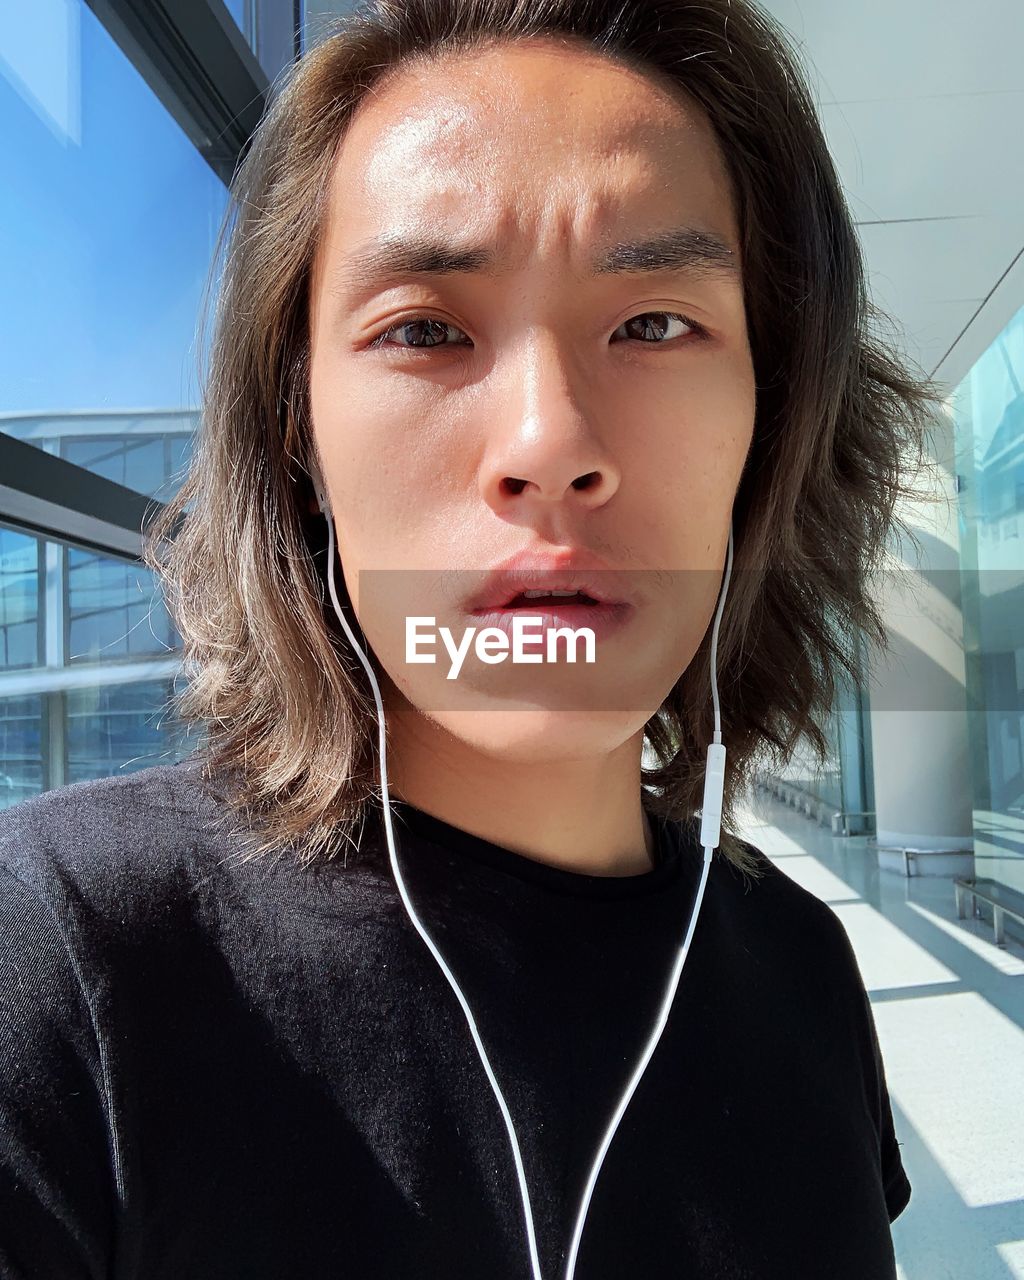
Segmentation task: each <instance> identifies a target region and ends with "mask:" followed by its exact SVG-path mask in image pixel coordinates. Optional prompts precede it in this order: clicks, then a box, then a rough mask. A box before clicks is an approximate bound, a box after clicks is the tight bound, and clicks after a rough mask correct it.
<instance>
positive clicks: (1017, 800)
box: [953, 310, 1024, 892]
mask: <svg viewBox="0 0 1024 1280" xmlns="http://www.w3.org/2000/svg"><path fill="white" fill-rule="evenodd" d="M953 405H954V418H955V425H956V441H957V472H958V474H959V476H960V480H959V490H960V502H959V517H960V556H961V580H962V597H963V612H964V644H965V650H966V658H967V690H968V706H969V711H968V732H969V734H970V745H971V751H970V756H971V765H972V768H973V770H974V776H973V788H974V860H975V868H976V874H977V875H978V876H979V877H991V878H992V879H995V880H998V881H1001V882H1002V883H1003V884H1006V885H1009V886H1011V887H1012V888H1014V889H1017V890H1019V891H1021V892H1024V661H1022V659H1021V655H1022V654H1024V540H1022V539H1021V537H1020V530H1019V529H1018V524H1017V511H1018V510H1019V509H1020V506H1021V494H1022V493H1024V310H1022V311H1019V312H1018V313H1017V315H1016V316H1015V317H1014V318H1013V319H1012V320H1011V321H1010V323H1009V324H1008V325H1007V326H1006V328H1005V329H1004V330H1003V332H1002V333H1001V334H1000V335H999V337H998V338H997V339H996V340H995V342H994V343H993V344H992V346H991V347H989V349H988V350H987V351H986V352H985V353H984V354H983V355H982V356H981V358H980V359H979V360H978V361H977V363H976V364H975V365H974V367H973V368H972V369H971V371H970V373H969V374H968V375H967V377H966V378H965V379H964V380H963V382H962V383H961V384H960V386H959V387H958V388H957V390H956V394H955V396H954V400H953Z"/></svg>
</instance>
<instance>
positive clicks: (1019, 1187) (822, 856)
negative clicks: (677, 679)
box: [740, 792, 1024, 1280]
mask: <svg viewBox="0 0 1024 1280" xmlns="http://www.w3.org/2000/svg"><path fill="white" fill-rule="evenodd" d="M740 834H741V835H742V837H743V838H744V839H746V840H749V841H751V843H753V844H755V845H757V847H758V848H759V849H762V850H763V851H764V852H765V853H766V854H767V855H768V856H769V857H770V858H771V859H772V860H773V861H774V862H775V863H776V864H777V865H778V866H779V867H780V868H781V869H782V870H783V871H784V872H785V873H786V874H787V875H788V876H790V877H791V878H792V879H794V880H796V881H798V882H799V883H800V884H802V885H803V886H804V887H805V888H807V889H808V890H810V892H812V893H814V894H815V895H816V896H817V897H819V898H822V899H823V900H824V901H825V902H827V903H828V904H829V905H830V906H831V907H832V909H833V910H834V911H835V912H836V914H837V915H838V916H839V918H840V919H841V920H842V922H843V925H844V926H845V928H846V931H847V933H848V934H849V936H850V941H851V942H852V943H853V947H854V950H855V951H856V953H857V959H858V963H859V964H860V969H861V973H862V974H863V976H864V982H865V985H866V987H867V989H868V992H869V994H870V996H871V1001H872V1008H873V1011H874V1016H875V1022H876V1025H877V1027H878V1038H879V1043H880V1044H881V1047H882V1056H883V1059H884V1062H885V1071H886V1077H887V1081H888V1085H889V1096H890V1098H891V1100H892V1110H893V1120H894V1123H895V1126H896V1137H897V1139H898V1140H899V1142H900V1143H901V1144H902V1155H903V1164H904V1167H905V1168H906V1170H907V1175H908V1177H909V1178H910V1182H911V1185H912V1187H913V1194H912V1196H911V1199H910V1203H909V1204H908V1205H907V1207H906V1209H904V1211H903V1213H902V1214H901V1215H900V1216H899V1218H897V1220H896V1221H895V1222H894V1223H893V1227H892V1233H893V1240H894V1242H895V1246H896V1257H897V1260H898V1263H899V1277H900V1280H1022V1278H1024V947H1021V946H1020V945H1019V944H1018V943H1016V942H1015V941H1014V940H1013V939H1010V938H1008V939H1007V946H1006V949H1005V950H1004V949H1002V948H1000V947H997V946H996V945H995V943H994V942H993V941H992V927H991V925H989V924H986V923H985V922H983V921H981V920H969V919H968V920H958V919H957V915H956V905H955V902H954V898H953V885H952V881H951V880H950V879H948V878H944V877H943V878H940V877H931V876H912V877H910V878H909V879H908V878H907V877H905V876H903V875H901V874H898V873H896V872H892V871H879V869H878V864H877V857H876V855H875V853H874V851H873V850H872V849H870V848H868V847H867V845H866V841H865V840H864V839H863V838H858V837H851V838H846V839H843V838H840V837H834V836H832V835H831V834H830V832H829V831H828V830H827V829H826V828H824V827H822V826H820V825H819V824H818V823H817V822H815V821H813V820H812V819H811V818H807V817H804V816H803V815H802V814H799V813H797V812H796V811H795V810H793V809H790V808H788V807H787V806H786V805H783V804H781V803H779V802H778V801H776V800H774V799H773V798H771V797H769V796H768V795H767V794H765V793H763V792H755V793H754V794H753V795H752V796H751V797H750V798H749V799H748V801H747V804H746V806H745V808H744V810H743V823H742V829H741V831H740Z"/></svg>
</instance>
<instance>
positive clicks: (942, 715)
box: [869, 415, 973, 875]
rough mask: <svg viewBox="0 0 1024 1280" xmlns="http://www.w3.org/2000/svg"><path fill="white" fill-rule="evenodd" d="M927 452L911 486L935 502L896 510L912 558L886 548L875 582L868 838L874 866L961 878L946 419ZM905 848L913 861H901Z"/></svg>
mask: <svg viewBox="0 0 1024 1280" xmlns="http://www.w3.org/2000/svg"><path fill="white" fill-rule="evenodd" d="M934 445H935V451H936V456H935V458H934V460H933V467H932V470H931V472H930V474H928V475H926V476H922V477H921V478H920V479H919V481H918V488H919V490H920V491H921V492H923V493H924V492H928V491H931V492H938V493H939V495H940V497H941V498H942V499H943V501H941V502H940V503H938V504H931V503H921V502H915V503H911V504H910V505H909V506H907V507H904V508H903V510H902V515H903V518H904V519H905V520H906V522H907V524H908V525H909V526H910V528H912V529H913V530H914V533H915V535H916V536H917V538H918V539H919V542H920V550H919V551H918V549H917V548H915V547H914V546H913V545H912V544H910V543H909V542H908V543H907V544H906V545H898V546H894V547H893V549H892V555H891V559H890V566H889V569H888V570H887V571H886V572H885V573H884V574H883V576H882V579H881V582H880V586H881V590H882V600H881V604H882V608H883V616H884V618H885V623H886V628H887V631H888V635H889V639H890V645H891V651H890V653H889V654H888V655H886V656H885V657H884V658H883V657H880V656H878V655H877V653H876V654H875V655H874V658H873V678H872V680H871V682H870V687H869V692H870V703H871V717H870V718H871V743H872V755H873V763H874V791H875V815H876V818H875V821H876V828H877V837H876V838H877V843H878V846H879V850H878V859H879V866H880V867H883V868H887V869H892V870H898V871H901V872H903V873H904V874H913V875H935V874H937V875H963V874H967V875H970V874H972V871H973V853H972V848H973V842H972V822H971V770H970V761H969V757H968V735H967V697H966V671H965V663H964V646H963V621H962V616H961V610H960V565H959V553H960V547H959V534H958V529H957V519H956V514H957V507H956V503H957V499H956V493H955V484H954V475H955V473H954V466H953V457H954V452H953V423H952V418H951V416H950V417H946V416H945V415H944V416H943V419H942V421H941V422H939V423H938V424H937V426H936V430H935V440H934ZM926 485H927V490H926V488H925V486H926ZM885 846H889V847H890V848H889V849H888V850H887V849H886V848H885ZM906 849H911V850H920V851H922V856H919V857H914V856H913V855H910V856H909V857H908V855H906V854H905V853H903V852H902V850H906ZM895 850H900V852H896V851H895ZM943 854H945V855H946V856H942V855H943Z"/></svg>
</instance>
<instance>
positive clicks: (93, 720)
mask: <svg viewBox="0 0 1024 1280" xmlns="http://www.w3.org/2000/svg"><path fill="white" fill-rule="evenodd" d="M171 693H172V684H171V681H169V680H150V681H142V682H139V683H135V684H115V685H101V686H98V687H91V688H85V689H72V690H69V692H68V695H67V697H66V698H65V700H64V705H65V715H66V727H65V736H64V741H65V744H66V745H65V770H64V777H65V781H66V782H69V783H71V782H82V781H85V780H86V779H89V778H107V777H112V776H113V775H115V774H120V773H132V772H134V771H135V770H137V769H144V768H147V767H149V766H150V765H155V764H170V763H172V762H173V761H174V760H176V759H181V758H182V757H183V756H185V755H187V754H188V750H189V747H190V744H191V741H192V740H191V739H188V740H186V735H185V734H184V733H182V732H181V731H180V729H179V728H178V727H177V726H171V727H170V728H167V727H165V725H164V723H163V722H164V720H165V718H166V717H167V716H168V711H167V706H168V702H169V699H170V697H171Z"/></svg>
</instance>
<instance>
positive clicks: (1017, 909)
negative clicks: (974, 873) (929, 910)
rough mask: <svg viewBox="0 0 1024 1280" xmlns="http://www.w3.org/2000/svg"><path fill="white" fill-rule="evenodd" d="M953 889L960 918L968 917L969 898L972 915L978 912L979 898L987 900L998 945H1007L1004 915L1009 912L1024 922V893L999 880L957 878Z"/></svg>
mask: <svg viewBox="0 0 1024 1280" xmlns="http://www.w3.org/2000/svg"><path fill="white" fill-rule="evenodd" d="M953 889H954V892H955V893H956V914H957V916H958V918H959V919H961V920H965V919H966V918H967V899H968V897H970V899H971V916H972V918H973V917H974V916H976V915H977V914H978V899H979V898H980V899H981V900H982V901H983V902H987V903H988V904H989V906H990V907H991V908H992V928H993V931H994V932H995V940H996V945H997V946H1000V947H1005V946H1006V938H1005V934H1004V932H1003V917H1004V916H1005V915H1006V914H1007V913H1009V914H1010V915H1011V916H1013V917H1014V919H1016V920H1019V921H1020V922H1021V923H1022V924H1024V893H1018V892H1017V890H1016V889H1010V888H1009V887H1008V886H1007V885H1005V884H1000V883H999V881H998V880H984V879H982V880H978V879H969V878H966V877H965V878H964V879H959V878H957V879H955V880H954V881H953Z"/></svg>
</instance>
